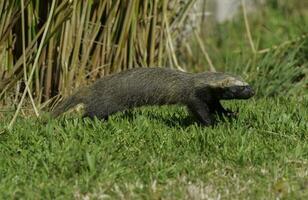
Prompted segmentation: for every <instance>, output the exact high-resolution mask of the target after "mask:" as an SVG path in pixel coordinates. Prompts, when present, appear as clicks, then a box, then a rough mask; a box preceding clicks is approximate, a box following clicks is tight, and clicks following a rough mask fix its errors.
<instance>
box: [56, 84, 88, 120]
mask: <svg viewBox="0 0 308 200" xmlns="http://www.w3.org/2000/svg"><path fill="white" fill-rule="evenodd" d="M86 95H87V92H86V89H81V90H79V91H77V92H76V93H75V94H73V95H71V96H69V97H67V98H66V99H64V100H63V101H62V102H60V103H59V104H58V105H57V106H56V107H55V109H54V110H53V111H52V112H51V116H52V117H58V116H59V115H61V114H63V113H65V112H66V111H68V110H69V109H71V108H73V107H75V106H76V105H78V104H81V103H84V101H85V98H86Z"/></svg>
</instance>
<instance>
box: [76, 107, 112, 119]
mask: <svg viewBox="0 0 308 200" xmlns="http://www.w3.org/2000/svg"><path fill="white" fill-rule="evenodd" d="M108 116H109V114H108V112H106V111H104V110H101V109H97V108H94V107H86V108H85V113H84V114H83V116H82V118H90V119H92V120H93V119H94V118H95V117H96V118H97V119H100V120H108Z"/></svg>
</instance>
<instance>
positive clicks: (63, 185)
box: [0, 98, 308, 199]
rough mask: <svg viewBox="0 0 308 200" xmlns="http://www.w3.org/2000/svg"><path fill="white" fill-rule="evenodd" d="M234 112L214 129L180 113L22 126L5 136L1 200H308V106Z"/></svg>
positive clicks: (285, 104) (24, 122)
mask: <svg viewBox="0 0 308 200" xmlns="http://www.w3.org/2000/svg"><path fill="white" fill-rule="evenodd" d="M224 104H225V105H226V107H231V108H233V109H237V108H240V115H239V117H238V119H236V120H233V121H225V122H220V123H219V125H218V126H217V127H214V128H205V127H200V126H198V125H196V124H195V123H194V122H193V120H192V119H191V118H190V117H189V116H188V115H187V113H186V111H185V109H183V108H181V107H177V106H171V107H170V106H169V107H161V108H157V107H154V108H142V109H136V110H135V111H134V112H132V113H129V114H117V115H115V116H113V117H111V119H110V120H109V121H108V122H100V121H98V120H96V121H89V120H81V119H80V118H76V117H73V116H72V115H70V117H64V118H61V119H59V120H54V119H51V120H50V121H49V122H48V123H47V124H43V123H41V122H40V121H37V120H35V119H32V118H29V119H18V121H17V123H16V126H15V127H14V129H13V130H12V131H11V132H6V133H4V134H3V135H1V136H0V172H1V173H0V198H1V199H8V198H9V199H11V198H13V197H14V198H19V197H22V198H26V199H37V198H43V199H45V198H48V199H53V198H55V197H57V198H60V199H69V198H77V199H82V198H86V197H90V198H91V199H92V198H94V199H96V198H98V199H99V198H101V197H111V198H125V199H136V198H137V199H139V198H140V199H159V198H165V199H177V198H186V199H200V198H202V197H206V198H214V199H215V198H219V197H221V198H222V199H233V198H236V199H246V198H251V199H255V198H257V199H268V198H270V199H274V198H276V197H279V196H281V197H284V198H287V199H305V197H308V143H307V140H308V134H307V130H308V124H307V122H308V113H307V107H308V99H307V98H303V99H302V100H298V99H296V98H276V99H266V98H261V99H258V100H255V99H252V100H249V101H234V102H224ZM7 120H8V119H7ZM5 123H6V122H5V121H3V122H1V126H4V125H5Z"/></svg>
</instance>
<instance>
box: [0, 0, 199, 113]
mask: <svg viewBox="0 0 308 200" xmlns="http://www.w3.org/2000/svg"><path fill="white" fill-rule="evenodd" d="M193 4H194V0H192V1H181V0H172V1H167V0H161V1H158V0H144V1H141V0H132V1H121V0H74V1H72V0H63V1H59V0H46V1H44V2H43V1H39V0H25V1H18V0H11V1H4V0H1V1H0V58H1V61H0V76H1V79H0V98H1V99H2V100H5V99H8V98H7V97H12V96H13V97H14V98H15V100H16V103H17V102H20V99H21V97H22V96H26V97H30V99H32V100H33V103H32V104H33V106H34V107H35V105H40V103H41V102H46V101H48V100H49V99H51V98H52V97H54V96H56V95H58V94H61V95H64V96H66V95H68V94H70V93H71V92H72V91H73V90H74V88H76V87H78V86H80V85H83V84H85V83H87V82H91V81H93V80H95V79H97V78H98V77H101V76H104V75H107V74H110V73H114V72H118V71H121V70H124V69H127V68H134V67H140V66H143V67H146V66H166V65H168V66H171V67H175V68H179V67H180V66H179V64H178V62H177V58H176V55H175V49H174V46H173V41H174V39H175V38H176V37H177V36H178V35H179V34H178V33H179V32H180V31H179V30H180V27H181V25H182V24H183V21H184V20H185V18H186V16H187V13H188V11H189V9H190V8H191V7H192V5H193ZM53 5H54V8H53V7H52V6H53ZM48 20H49V21H48ZM44 33H45V34H44ZM40 47H41V49H40ZM22 94H25V95H22Z"/></svg>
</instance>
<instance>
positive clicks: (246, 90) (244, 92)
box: [241, 85, 255, 99]
mask: <svg viewBox="0 0 308 200" xmlns="http://www.w3.org/2000/svg"><path fill="white" fill-rule="evenodd" d="M254 95H255V91H254V90H253V89H252V87H251V86H249V85H247V86H244V87H242V88H241V97H242V98H243V99H248V98H250V97H252V96H254Z"/></svg>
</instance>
